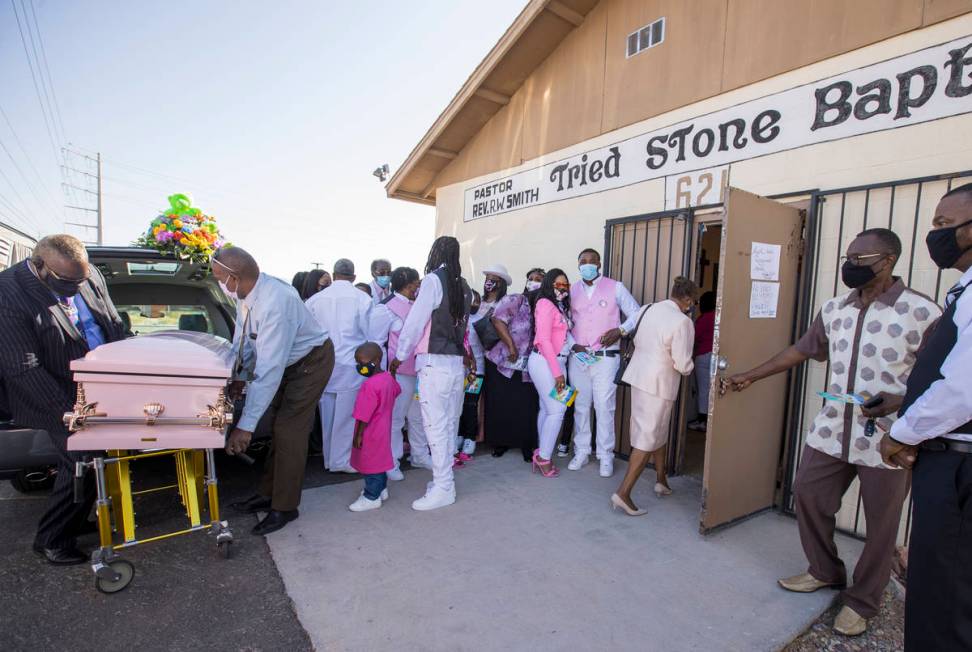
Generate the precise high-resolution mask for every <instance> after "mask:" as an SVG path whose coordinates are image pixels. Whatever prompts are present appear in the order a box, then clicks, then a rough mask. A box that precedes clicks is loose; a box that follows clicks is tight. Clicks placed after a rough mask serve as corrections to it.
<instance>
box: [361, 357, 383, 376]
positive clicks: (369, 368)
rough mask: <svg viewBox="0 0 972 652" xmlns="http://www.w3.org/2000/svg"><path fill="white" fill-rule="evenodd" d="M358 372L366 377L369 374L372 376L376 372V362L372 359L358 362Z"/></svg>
mask: <svg viewBox="0 0 972 652" xmlns="http://www.w3.org/2000/svg"><path fill="white" fill-rule="evenodd" d="M358 373H359V374H361V375H362V376H364V377H365V378H368V377H369V376H374V375H375V374H376V373H378V363H377V362H375V361H374V360H372V361H371V362H369V363H367V364H359V365H358Z"/></svg>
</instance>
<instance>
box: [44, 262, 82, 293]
mask: <svg viewBox="0 0 972 652" xmlns="http://www.w3.org/2000/svg"><path fill="white" fill-rule="evenodd" d="M43 282H44V285H46V286H47V287H49V288H50V289H51V292H53V293H54V294H56V295H57V296H59V297H73V296H74V295H76V294H77V293H78V291H79V290H80V289H81V284H82V283H84V281H67V280H64V279H61V278H57V277H56V276H54V275H53V274H52V273H51V270H49V269H48V270H47V277H46V278H44V279H43Z"/></svg>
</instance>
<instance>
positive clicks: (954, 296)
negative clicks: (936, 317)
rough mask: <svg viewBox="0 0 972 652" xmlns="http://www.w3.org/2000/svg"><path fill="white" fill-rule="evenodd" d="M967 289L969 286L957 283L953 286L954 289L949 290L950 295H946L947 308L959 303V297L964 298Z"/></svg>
mask: <svg viewBox="0 0 972 652" xmlns="http://www.w3.org/2000/svg"><path fill="white" fill-rule="evenodd" d="M966 287H967V286H965V285H962V284H961V283H956V284H955V285H953V286H952V289H951V290H949V291H948V294H946V295H945V307H946V308H948V307H949V306H951V305H952V304H953V303H955V302H956V301H958V299H959V297H960V296H962V293H963V292H965V288H966Z"/></svg>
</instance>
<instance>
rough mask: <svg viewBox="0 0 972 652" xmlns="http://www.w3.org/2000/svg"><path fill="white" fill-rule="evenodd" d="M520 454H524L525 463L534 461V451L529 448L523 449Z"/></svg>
mask: <svg viewBox="0 0 972 652" xmlns="http://www.w3.org/2000/svg"><path fill="white" fill-rule="evenodd" d="M520 452H521V453H523V461H524V462H532V461H533V451H532V450H530V449H529V448H521V449H520Z"/></svg>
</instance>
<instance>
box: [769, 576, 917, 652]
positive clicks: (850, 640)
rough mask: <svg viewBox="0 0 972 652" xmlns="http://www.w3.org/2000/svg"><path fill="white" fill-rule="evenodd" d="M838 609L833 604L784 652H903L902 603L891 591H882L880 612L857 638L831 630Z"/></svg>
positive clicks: (838, 607) (837, 605)
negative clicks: (864, 651)
mask: <svg viewBox="0 0 972 652" xmlns="http://www.w3.org/2000/svg"><path fill="white" fill-rule="evenodd" d="M839 610H840V605H839V604H835V605H834V606H833V607H831V608H830V609H828V610H827V612H826V613H824V614H823V615H822V616H821V617H820V618H819V619H818V620H817V622H815V623H814V624H813V626H812V627H811V628H810V629H808V630H807V631H806V632H805V633H804V634H803V635H801V636H800V637H799V638H797V639H796V640H795V641H793V642H792V643H790V644H789V645H787V646H786V647H785V648H783V652H821V651H823V652H858V651H859V650H860V651H863V650H866V651H867V652H897V651H898V650H902V649H904V602H902V601H901V600H899V599H897V598H896V597H895V596H894V595H893V593H892V592H891V590H890V589H889V590H887V591H885V592H884V603H883V604H882V605H881V613H879V614H878V616H877V617H876V618H872V619H871V620H870V622H869V623H868V627H867V631H866V632H865V633H863V634H861V635H860V636H855V637H848V636H844V635H842V634H838V633H837V632H835V631H834V630H833V623H834V618H835V617H836V616H837V612H838V611H839Z"/></svg>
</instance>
